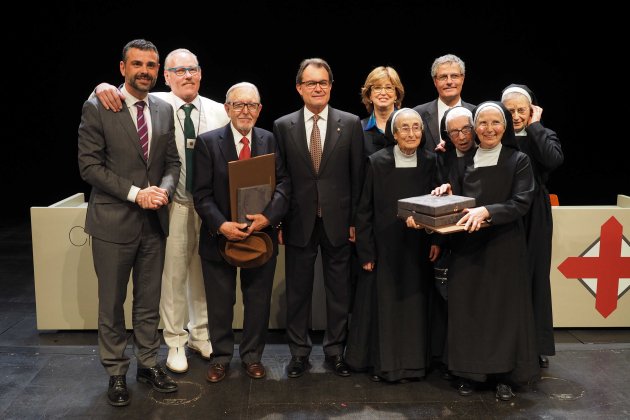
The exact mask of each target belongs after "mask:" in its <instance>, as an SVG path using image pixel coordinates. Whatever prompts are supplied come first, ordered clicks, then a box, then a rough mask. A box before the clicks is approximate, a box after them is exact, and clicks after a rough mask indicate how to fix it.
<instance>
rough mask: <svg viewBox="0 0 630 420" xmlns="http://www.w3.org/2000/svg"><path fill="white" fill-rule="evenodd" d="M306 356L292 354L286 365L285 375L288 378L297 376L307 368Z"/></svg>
mask: <svg viewBox="0 0 630 420" xmlns="http://www.w3.org/2000/svg"><path fill="white" fill-rule="evenodd" d="M309 366H310V364H309V363H308V357H306V356H292V357H291V361H290V362H289V366H287V376H288V377H289V378H299V377H300V376H302V375H304V372H306V370H307V369H308V368H309Z"/></svg>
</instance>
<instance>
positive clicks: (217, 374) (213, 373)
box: [206, 363, 228, 383]
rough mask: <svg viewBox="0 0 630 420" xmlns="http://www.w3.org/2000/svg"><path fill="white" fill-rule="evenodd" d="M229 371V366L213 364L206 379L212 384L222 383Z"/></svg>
mask: <svg viewBox="0 0 630 420" xmlns="http://www.w3.org/2000/svg"><path fill="white" fill-rule="evenodd" d="M227 370H228V366H227V365H225V364H223V363H213V364H211V365H210V367H209V368H208V375H207V376H206V379H207V380H208V381H209V382H212V383H216V382H221V381H222V380H223V379H224V378H225V373H226V372H227Z"/></svg>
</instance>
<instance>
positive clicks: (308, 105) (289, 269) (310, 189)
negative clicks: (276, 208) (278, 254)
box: [273, 58, 365, 378]
mask: <svg viewBox="0 0 630 420" xmlns="http://www.w3.org/2000/svg"><path fill="white" fill-rule="evenodd" d="M332 83H333V76H332V70H331V69H330V66H329V65H328V63H327V62H326V61H324V60H322V59H320V58H310V59H306V60H304V61H302V63H301V65H300V68H299V70H298V73H297V77H296V89H297V91H298V93H299V94H300V96H301V97H302V100H303V101H304V108H302V109H300V110H298V111H296V112H294V113H291V114H288V115H286V116H284V117H281V118H279V119H278V120H276V121H275V123H274V127H273V132H274V135H275V136H276V139H277V141H278V147H279V148H280V151H281V154H282V157H283V158H284V160H285V163H286V167H287V170H288V172H289V176H290V178H291V185H292V190H293V194H292V195H291V202H290V206H289V212H288V213H287V215H286V217H285V219H284V221H283V225H282V231H281V238H282V241H283V242H284V244H285V245H286V254H285V261H286V265H285V267H286V287H287V337H288V341H289V348H290V350H291V355H292V358H291V362H290V363H289V365H288V369H287V371H288V376H289V377H290V378H297V377H299V376H301V375H302V374H303V373H304V371H305V370H306V369H308V367H309V360H308V357H309V355H310V353H311V349H312V342H311V339H310V337H309V321H310V315H311V301H312V293H313V275H314V266H315V260H316V258H317V253H318V248H319V249H320V250H321V253H322V262H323V271H324V284H325V288H326V322H327V326H326V332H325V335H324V342H323V346H324V353H325V355H326V362H327V364H328V365H329V367H330V368H332V369H333V371H334V372H335V373H337V374H338V375H340V376H348V375H350V372H349V370H348V366H347V365H346V363H345V360H344V348H345V342H346V337H347V326H348V311H349V307H350V252H351V251H350V242H354V237H355V236H354V234H355V232H354V215H355V213H356V208H357V204H358V200H359V195H360V192H361V191H360V190H361V186H362V182H363V167H364V160H365V157H364V155H363V141H364V140H363V129H362V128H361V121H360V119H359V117H357V116H356V115H353V114H349V113H347V112H343V111H340V110H337V109H334V108H332V107H330V106H328V102H329V100H330V92H331V90H332Z"/></svg>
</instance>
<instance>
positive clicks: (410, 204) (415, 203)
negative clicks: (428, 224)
mask: <svg viewBox="0 0 630 420" xmlns="http://www.w3.org/2000/svg"><path fill="white" fill-rule="evenodd" d="M471 207H475V199H474V198H471V197H464V196H461V195H431V194H426V195H420V196H417V197H409V198H403V199H401V200H398V208H399V209H404V210H409V211H413V212H416V213H421V214H426V215H429V216H433V217H436V216H444V215H447V214H454V213H459V212H461V211H462V210H463V209H465V208H471Z"/></svg>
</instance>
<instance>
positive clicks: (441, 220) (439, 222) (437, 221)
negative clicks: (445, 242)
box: [398, 209, 464, 227]
mask: <svg viewBox="0 0 630 420" xmlns="http://www.w3.org/2000/svg"><path fill="white" fill-rule="evenodd" d="M463 215H464V213H463V212H461V211H460V212H457V213H451V214H446V215H444V216H429V215H428V214H422V213H417V212H415V211H413V210H406V209H398V217H399V218H401V219H403V220H407V217H409V216H411V217H413V220H414V221H415V222H416V223H417V224H420V225H423V226H430V227H440V226H446V225H454V224H455V223H457V222H458V221H459V219H461V218H462V216H463Z"/></svg>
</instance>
